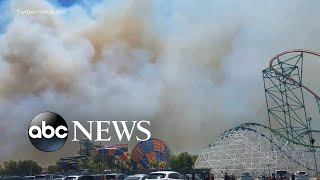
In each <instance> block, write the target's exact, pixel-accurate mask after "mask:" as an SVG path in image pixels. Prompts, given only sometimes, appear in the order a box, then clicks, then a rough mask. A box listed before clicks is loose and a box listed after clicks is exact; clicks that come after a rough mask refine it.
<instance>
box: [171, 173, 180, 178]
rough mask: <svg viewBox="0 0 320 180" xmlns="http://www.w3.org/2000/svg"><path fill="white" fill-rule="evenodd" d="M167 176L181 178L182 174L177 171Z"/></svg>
mask: <svg viewBox="0 0 320 180" xmlns="http://www.w3.org/2000/svg"><path fill="white" fill-rule="evenodd" d="M169 178H170V179H183V178H182V175H180V174H178V173H171V174H169Z"/></svg>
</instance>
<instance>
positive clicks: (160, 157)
mask: <svg viewBox="0 0 320 180" xmlns="http://www.w3.org/2000/svg"><path fill="white" fill-rule="evenodd" d="M79 143H80V151H79V152H78V154H79V155H76V156H71V157H67V158H61V159H60V161H59V163H60V165H61V166H62V167H64V169H65V170H74V171H78V172H83V171H84V169H81V168H80V167H79V165H78V161H79V160H84V161H85V160H87V159H88V157H90V156H92V155H93V154H97V155H99V156H100V157H101V160H102V161H103V159H104V158H108V156H116V157H118V159H119V160H120V161H122V162H127V163H129V164H130V167H132V168H131V170H130V169H126V170H127V171H134V172H137V171H138V170H140V171H147V170H149V169H152V168H154V169H165V168H167V165H168V161H169V157H170V150H169V148H168V146H167V145H166V144H165V143H164V142H163V141H161V140H160V139H156V138H151V139H149V140H147V141H142V142H140V143H138V144H137V145H136V146H135V147H134V148H133V149H132V152H131V154H130V156H129V154H128V153H127V152H128V145H127V144H114V145H110V146H103V145H101V144H100V145H95V144H94V142H92V141H90V140H89V139H81V140H80V142H79ZM154 162H158V164H157V165H155V164H154ZM102 164H103V163H101V165H102ZM101 168H102V169H101V170H102V171H103V166H101ZM139 168H140V169H139Z"/></svg>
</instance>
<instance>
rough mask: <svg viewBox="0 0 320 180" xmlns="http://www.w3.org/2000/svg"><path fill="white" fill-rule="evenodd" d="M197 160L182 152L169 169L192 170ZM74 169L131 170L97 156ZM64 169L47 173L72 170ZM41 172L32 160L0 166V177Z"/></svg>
mask: <svg viewBox="0 0 320 180" xmlns="http://www.w3.org/2000/svg"><path fill="white" fill-rule="evenodd" d="M196 159H197V156H196V155H192V154H189V153H187V152H183V153H180V154H177V155H172V156H171V158H170V161H169V165H168V166H167V167H169V169H172V170H177V171H180V170H185V169H190V168H193V165H194V163H195V161H196ZM161 165H162V164H161V163H159V162H150V167H149V168H150V169H153V168H156V167H159V166H161ZM74 168H76V169H87V170H88V171H87V173H101V171H102V169H112V170H116V171H126V170H128V169H131V168H132V167H131V164H130V162H123V161H121V159H120V158H118V157H115V156H106V157H103V159H101V156H99V155H92V156H91V157H89V158H86V159H84V160H79V162H77V167H74ZM66 170H67V169H66V168H65V167H61V165H60V164H59V163H58V162H57V163H56V164H55V165H51V166H49V167H48V169H47V173H50V174H54V173H70V172H72V171H73V170H72V169H70V171H69V170H68V172H66ZM41 172H42V168H41V166H39V165H38V164H37V162H35V161H32V160H23V161H22V160H19V161H12V160H11V161H6V162H4V164H3V165H2V166H0V176H13V175H16V176H28V175H37V174H40V173H41Z"/></svg>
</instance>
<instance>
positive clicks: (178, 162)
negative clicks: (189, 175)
mask: <svg viewBox="0 0 320 180" xmlns="http://www.w3.org/2000/svg"><path fill="white" fill-rule="evenodd" d="M196 159H197V156H196V155H191V154H189V153H187V152H183V153H180V154H179V155H172V156H171V158H170V162H169V163H170V168H171V169H174V170H184V169H191V168H192V167H193V165H194V163H195V162H196Z"/></svg>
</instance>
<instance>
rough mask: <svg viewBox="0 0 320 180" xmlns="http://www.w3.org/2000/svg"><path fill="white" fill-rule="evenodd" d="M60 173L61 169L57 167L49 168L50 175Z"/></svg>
mask: <svg viewBox="0 0 320 180" xmlns="http://www.w3.org/2000/svg"><path fill="white" fill-rule="evenodd" d="M58 172H59V167H58V166H56V165H51V166H49V167H48V173H49V174H55V173H58Z"/></svg>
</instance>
